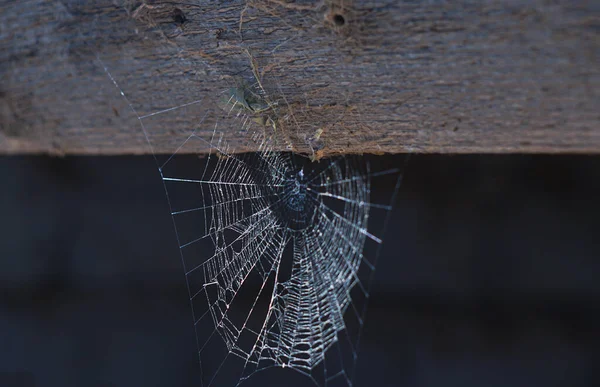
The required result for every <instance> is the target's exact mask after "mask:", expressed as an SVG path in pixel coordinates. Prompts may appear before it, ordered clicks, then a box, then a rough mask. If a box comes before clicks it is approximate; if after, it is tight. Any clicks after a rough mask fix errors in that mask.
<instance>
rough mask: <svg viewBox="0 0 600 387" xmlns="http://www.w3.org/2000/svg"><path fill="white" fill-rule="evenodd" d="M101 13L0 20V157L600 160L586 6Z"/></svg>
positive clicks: (591, 7)
mask: <svg viewBox="0 0 600 387" xmlns="http://www.w3.org/2000/svg"><path fill="white" fill-rule="evenodd" d="M115 3H116V2H114V1H112V0H100V1H95V2H76V1H63V2H48V1H42V0H38V1H14V2H4V4H3V5H2V6H1V7H2V9H1V12H0V47H2V49H1V50H0V60H1V63H2V65H1V67H0V79H1V83H0V153H4V154H12V153H30V152H31V153H37V152H47V153H59V154H60V153H66V154H75V153H77V154H123V153H147V152H149V149H150V148H149V147H148V145H147V143H146V140H145V138H144V137H143V136H142V131H141V128H140V122H139V120H137V118H136V115H137V116H140V117H141V116H147V117H146V118H144V119H143V120H141V121H142V123H143V124H144V125H145V127H146V130H147V134H148V137H149V140H150V142H151V144H152V147H153V149H154V151H155V152H156V153H164V154H170V153H172V152H173V151H175V150H176V149H177V148H178V147H179V146H180V145H181V144H182V143H183V141H184V140H185V139H186V138H188V137H189V134H190V133H191V132H192V131H193V130H195V131H196V132H195V133H196V134H197V135H198V137H199V138H200V141H189V142H188V143H186V146H185V147H184V148H183V149H181V151H182V152H200V153H202V152H207V151H208V149H209V147H208V146H207V143H206V141H208V140H210V139H211V138H212V139H213V142H215V138H221V137H222V138H223V139H224V140H223V141H222V142H221V143H220V144H224V141H226V142H227V144H228V149H231V150H235V151H248V150H256V149H257V148H258V146H259V145H258V143H260V141H261V140H260V139H258V140H257V138H259V137H261V136H262V137H264V135H266V136H267V137H274V138H275V140H273V143H274V147H275V148H277V149H280V150H286V149H287V150H294V151H298V152H305V153H312V154H314V155H316V156H324V155H331V154H339V153H363V152H370V153H384V152H390V153H398V152H441V153H470V152H551V153H581V152H587V153H600V65H599V64H600V16H599V14H600V9H599V7H598V5H597V4H596V3H595V2H593V1H584V0H557V1H552V2H549V1H546V0H509V1H506V0H481V1H470V0H458V1H450V0H448V1H445V0H437V1H398V0H385V1H374V2H367V1H366V2H358V1H356V2H352V1H348V0H344V1H341V0H339V1H337V0H336V1H334V0H326V1H313V0H296V1H292V0H246V1H242V0H240V1H237V0H234V1H226V2H214V1H208V0H194V1H188V2H181V3H178V2H158V1H149V0H146V1H129V0H125V1H123V2H122V4H120V5H115ZM104 67H106V70H108V72H109V73H110V74H111V75H112V76H113V77H114V79H115V81H116V82H117V83H118V85H119V87H120V88H121V90H123V92H124V93H125V95H126V96H127V98H128V99H129V101H130V102H131V105H132V107H133V108H134V109H135V110H136V112H137V113H136V114H133V113H132V111H131V110H130V108H129V106H128V105H127V103H126V102H125V100H124V98H123V97H122V96H121V95H120V94H119V92H118V89H117V88H115V87H114V85H113V83H112V82H111V80H110V79H109V76H108V75H107V73H106V72H105V71H104ZM232 96H234V97H235V98H233V101H237V102H238V103H237V104H235V106H233V104H232V102H231V101H230V102H229V103H228V99H231V97H232ZM223 100H224V101H223ZM193 102H195V103H193ZM188 103H191V104H189V105H185V104H188ZM183 105H185V106H183ZM173 107H179V108H177V109H174V110H169V111H166V112H164V113H161V114H154V115H151V116H148V115H150V114H152V113H157V112H159V111H163V110H166V109H169V108H173ZM215 128H216V129H215ZM213 131H214V133H215V135H214V136H215V137H213ZM253 133H255V134H254V136H252V134H253ZM256 133H258V134H256ZM257 136H258V137H257ZM249 139H254V140H257V142H253V141H249ZM205 140H206V141H205Z"/></svg>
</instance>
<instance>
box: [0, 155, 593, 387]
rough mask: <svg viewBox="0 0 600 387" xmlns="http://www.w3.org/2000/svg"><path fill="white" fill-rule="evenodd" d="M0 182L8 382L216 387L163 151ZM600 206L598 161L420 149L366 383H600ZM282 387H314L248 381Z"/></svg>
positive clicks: (368, 342) (19, 161) (0, 277)
mask: <svg viewBox="0 0 600 387" xmlns="http://www.w3.org/2000/svg"><path fill="white" fill-rule="evenodd" d="M404 157H405V156H385V157H379V158H375V159H374V163H376V164H377V163H378V164H380V165H381V166H390V165H402V164H403V162H404ZM0 174H1V176H2V181H3V183H2V190H0V195H1V196H0V197H1V200H0V214H2V215H1V219H2V221H1V222H0V226H1V230H0V287H1V289H0V292H1V295H2V296H1V297H0V356H1V357H0V385H2V383H5V384H7V383H12V384H15V383H17V382H18V379H20V380H22V381H25V382H27V383H35V385H36V386H199V378H200V367H199V365H198V360H197V355H196V350H197V349H196V344H195V341H194V330H193V327H192V317H191V312H190V306H189V302H188V301H187V291H186V287H185V279H184V275H183V269H182V268H181V261H180V259H179V255H178V248H177V242H176V239H175V233H174V231H173V224H172V222H171V217H170V215H169V209H168V205H167V202H166V200H165V194H164V190H163V186H162V184H161V181H160V178H159V175H158V172H157V170H156V168H155V164H154V162H153V160H152V158H151V157H133V156H132V157H67V158H50V157H2V158H0ZM378 189H383V190H385V189H387V190H390V189H391V187H387V188H385V187H383V188H382V187H379V188H378ZM374 195H377V193H376V192H374ZM599 198H600V157H597V156H594V157H589V156H541V155H537V156H524V155H503V156H497V155H484V156H477V155H470V156H437V155H419V156H412V157H411V159H410V161H409V163H408V166H407V167H406V170H405V176H404V182H403V185H402V187H401V188H400V192H399V195H398V197H397V201H396V209H395V210H394V212H393V214H392V217H391V220H390V224H389V227H388V230H387V234H386V235H385V238H384V239H385V243H384V247H383V250H382V253H381V256H380V259H379V264H378V269H377V272H376V276H375V279H374V283H373V286H372V292H371V301H370V304H369V310H368V313H367V320H366V324H365V326H364V334H363V340H362V342H361V350H360V354H359V358H358V371H357V375H356V385H357V386H371V387H373V386H404V387H411V386H463V387H468V386H571V387H577V386H593V385H600V377H599V376H598V375H599V374H600V372H599V371H598V368H599V367H600V366H599V364H600V363H598V359H599V358H600V337H599V329H600V314H599V313H598V309H599V306H600V304H599V301H600V282H599V281H600V227H599V225H598V223H599V222H598V218H599V216H600V201H599ZM26 379H27V380H26ZM15 385H16V384H15ZM31 385H33V384H31ZM268 385H294V386H296V385H297V386H303V385H310V384H309V383H308V380H307V379H306V378H304V377H302V376H301V375H299V374H296V373H294V372H292V371H290V370H281V369H277V370H273V371H267V372H264V373H259V374H256V375H255V377H253V378H251V379H250V380H249V381H248V382H246V383H244V384H242V386H268Z"/></svg>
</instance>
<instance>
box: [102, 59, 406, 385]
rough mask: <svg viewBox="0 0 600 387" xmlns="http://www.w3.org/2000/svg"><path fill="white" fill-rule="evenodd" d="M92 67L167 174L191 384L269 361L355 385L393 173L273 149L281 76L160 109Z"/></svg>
mask: <svg viewBox="0 0 600 387" xmlns="http://www.w3.org/2000/svg"><path fill="white" fill-rule="evenodd" d="M98 62H99V63H100V64H101V66H102V67H103V69H104V71H105V72H106V73H107V75H108V77H109V78H110V79H111V80H112V82H113V83H114V85H115V86H116V87H117V89H118V90H119V92H120V94H121V97H122V98H123V99H124V100H125V101H126V103H127V104H128V106H129V108H130V110H131V112H132V113H133V116H134V118H135V120H136V121H137V124H139V126H140V127H141V131H142V132H143V134H144V136H145V139H146V140H147V142H148V143H149V145H150V148H151V149H152V152H153V154H154V157H155V160H156V163H157V166H158V170H159V172H160V176H161V178H162V181H163V183H164V187H165V192H166V195H167V198H168V202H169V206H170V208H171V215H172V219H173V223H174V226H175V231H176V239H177V241H178V247H179V252H180V257H181V261H182V264H183V267H184V272H185V279H186V284H187V289H188V292H189V300H190V303H191V309H192V315H193V325H194V330H195V333H196V340H197V345H198V354H199V358H200V367H201V370H202V376H201V378H202V380H201V385H202V386H235V385H239V384H241V383H243V382H244V381H245V380H247V379H248V378H250V377H254V375H256V374H257V373H258V372H259V371H265V370H268V369H273V368H279V369H281V368H284V369H286V370H288V369H289V370H293V371H297V372H299V373H300V374H303V375H304V376H305V377H307V378H309V379H310V381H312V382H313V383H314V384H315V385H319V386H338V385H339V386H350V385H352V383H353V382H352V381H353V377H354V374H355V369H356V364H357V357H358V349H359V343H360V337H361V333H362V330H363V327H364V321H365V311H366V304H367V301H368V299H369V287H370V284H371V281H372V278H373V274H374V271H375V267H376V262H377V257H378V255H379V251H380V248H381V244H382V236H383V232H384V230H385V226H386V224H387V219H388V217H389V214H390V212H391V209H392V204H393V201H394V198H395V195H396V193H397V192H398V189H399V184H400V181H401V174H400V168H391V169H385V170H378V171H371V169H370V164H369V162H368V161H367V160H366V159H365V158H364V157H361V156H344V157H335V158H330V159H326V160H321V161H319V162H314V161H311V159H310V158H309V157H306V156H301V155H298V154H294V153H291V152H281V151H278V150H279V149H281V148H282V146H281V145H282V142H285V141H286V139H285V138H283V139H282V138H281V134H282V133H281V130H279V132H278V129H280V128H278V127H277V126H276V122H277V121H278V120H279V119H281V118H282V117H293V112H291V111H290V112H288V111H286V105H287V101H286V100H285V98H281V99H279V100H277V99H276V98H275V93H274V90H281V87H280V85H278V87H276V88H272V89H270V90H269V91H270V92H271V94H270V95H265V94H264V93H266V91H265V89H266V86H265V87H263V85H262V84H261V85H259V86H260V87H256V85H254V86H253V94H251V95H248V94H246V93H245V92H244V93H240V92H239V85H238V84H235V83H232V84H230V85H227V84H225V85H223V88H222V90H223V91H221V92H219V94H220V95H219V97H223V96H224V97H225V98H224V101H223V98H216V99H215V100H216V101H213V102H211V101H206V100H204V99H201V100H191V101H177V103H175V104H173V105H169V103H168V102H162V101H161V102H158V101H159V100H160V98H159V96H160V95H152V96H151V98H150V97H148V94H147V93H144V92H139V93H137V94H136V92H137V91H136V90H133V93H129V92H128V93H127V94H126V93H125V91H124V90H125V89H124V87H125V86H123V85H122V84H121V83H120V82H117V79H116V77H113V75H112V73H111V72H110V71H109V69H108V67H107V66H106V65H105V63H104V62H103V61H102V60H101V58H100V57H98ZM145 73H150V71H149V69H147V70H145V71H144V74H145ZM249 79H251V77H249ZM263 83H264V82H263ZM144 98H148V99H147V100H145V99H144ZM264 102H268V103H266V104H264ZM261 103H263V105H262V106H260V107H257V106H259V105H260V104H261ZM157 105H158V106H160V108H158V109H157V108H156V106H157ZM274 106H276V107H277V108H276V109H277V111H275V110H276V109H275V108H274ZM288 107H289V106H288ZM269 109H271V111H270V110H269ZM290 109H291V108H290ZM259 111H260V112H261V113H260V115H262V118H263V119H261V120H256V118H257V117H256V114H253V113H257V112H259ZM264 111H267V112H268V113H266V116H265V113H263V112H264ZM296 113H297V112H296ZM265 117H266V118H265ZM290 121H293V120H290ZM169 122H177V123H178V124H180V123H188V122H189V123H190V124H189V127H190V129H189V132H187V133H183V134H182V133H180V132H173V133H171V135H170V136H165V133H166V132H165V130H164V125H166V124H168V123H169ZM229 136H234V137H235V138H236V140H238V142H239V138H240V137H244V138H246V139H247V140H246V144H244V145H243V146H242V147H241V148H242V149H244V150H245V149H252V150H255V151H254V152H247V153H243V152H242V153H240V149H231V148H230V147H229V146H228V141H227V138H228V137H229ZM165 144H167V145H165ZM169 147H171V148H170V149H172V152H171V153H167V154H165V152H164V149H168V148H169ZM155 149H161V151H160V153H156V152H155ZM198 150H200V151H201V152H200V153H201V154H200V155H199V157H195V156H189V154H190V153H191V154H194V153H197V152H198ZM276 150H277V151H276ZM380 179H388V181H389V182H390V183H389V185H388V192H386V193H379V194H378V195H377V197H378V200H373V195H372V191H371V186H372V183H373V182H374V181H376V180H380ZM372 219H373V221H372Z"/></svg>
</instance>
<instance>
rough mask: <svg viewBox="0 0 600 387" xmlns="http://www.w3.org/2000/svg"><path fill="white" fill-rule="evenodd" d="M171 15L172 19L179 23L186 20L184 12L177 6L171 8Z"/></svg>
mask: <svg viewBox="0 0 600 387" xmlns="http://www.w3.org/2000/svg"><path fill="white" fill-rule="evenodd" d="M171 17H172V18H173V21H174V22H175V23H177V24H179V25H182V24H183V23H185V22H186V21H187V19H186V17H185V14H184V13H183V11H182V10H181V9H179V8H175V9H174V10H173V14H172V15H171Z"/></svg>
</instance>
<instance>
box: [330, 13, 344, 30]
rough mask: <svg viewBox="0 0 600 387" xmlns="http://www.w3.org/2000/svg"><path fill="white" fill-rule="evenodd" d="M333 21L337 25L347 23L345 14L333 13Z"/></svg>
mask: <svg viewBox="0 0 600 387" xmlns="http://www.w3.org/2000/svg"><path fill="white" fill-rule="evenodd" d="M333 23H334V24H335V25H336V26H340V27H341V26H343V25H344V24H346V19H344V16H342V15H340V14H339V13H338V14H335V15H333Z"/></svg>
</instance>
